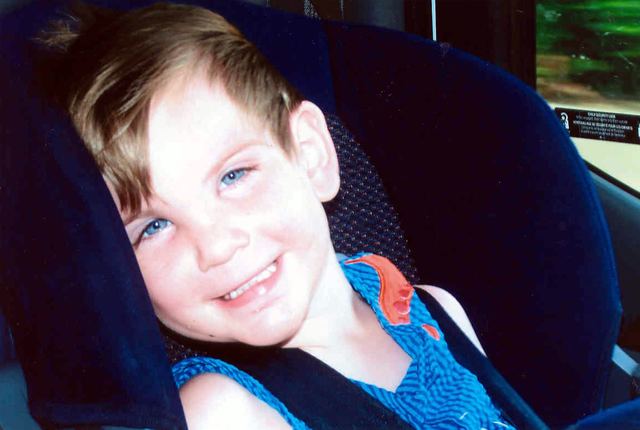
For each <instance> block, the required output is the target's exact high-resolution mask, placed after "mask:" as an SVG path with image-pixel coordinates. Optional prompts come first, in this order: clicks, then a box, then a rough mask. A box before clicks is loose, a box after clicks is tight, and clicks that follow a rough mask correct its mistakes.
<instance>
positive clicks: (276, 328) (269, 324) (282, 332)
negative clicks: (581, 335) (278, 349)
mask: <svg viewBox="0 0 640 430" xmlns="http://www.w3.org/2000/svg"><path fill="white" fill-rule="evenodd" d="M279 317H280V318H273V319H271V320H270V321H265V322H264V323H263V324H261V326H260V327H256V328H255V329H254V330H251V333H250V334H249V336H247V339H246V341H241V342H243V343H246V344H249V345H253V346H277V345H280V346H282V345H284V344H286V343H288V342H289V341H290V340H291V339H292V338H293V337H295V335H296V334H297V333H298V331H299V330H300V327H301V326H302V320H303V318H302V317H299V318H298V317H296V318H282V317H283V315H279Z"/></svg>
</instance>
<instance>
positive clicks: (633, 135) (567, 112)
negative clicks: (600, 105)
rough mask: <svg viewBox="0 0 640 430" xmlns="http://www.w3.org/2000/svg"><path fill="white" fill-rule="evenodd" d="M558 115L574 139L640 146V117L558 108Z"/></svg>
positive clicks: (556, 110)
mask: <svg viewBox="0 0 640 430" xmlns="http://www.w3.org/2000/svg"><path fill="white" fill-rule="evenodd" d="M555 112H556V115H557V116H558V118H559V119H560V122H562V125H563V126H564V128H565V129H567V131H568V132H569V135H570V136H573V137H584V138H586V139H598V140H612V141H615V142H625V143H635V144H637V145H640V116H638V115H627V114H620V113H612V112H595V111H587V110H577V109H564V108H556V109H555Z"/></svg>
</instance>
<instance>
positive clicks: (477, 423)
mask: <svg viewBox="0 0 640 430" xmlns="http://www.w3.org/2000/svg"><path fill="white" fill-rule="evenodd" d="M366 255H367V254H359V255H356V256H354V257H352V258H350V259H348V260H345V261H343V262H341V264H342V267H343V270H344V273H345V275H346V277H347V279H348V280H349V283H351V286H352V287H353V289H354V290H356V291H357V292H358V293H360V295H361V296H362V297H363V298H364V299H365V300H366V301H367V303H369V305H370V306H371V308H372V309H373V311H374V312H375V314H376V316H377V317H378V321H379V322H380V325H381V326H382V327H383V328H384V330H385V331H386V332H387V333H388V334H389V335H390V336H391V337H392V338H393V339H394V340H395V341H396V343H397V344H398V345H400V347H401V348H402V349H403V350H404V351H405V352H406V353H407V354H408V355H409V356H410V357H411V358H412V359H413V361H412V362H411V365H410V366H409V369H408V370H407V373H406V375H405V377H404V379H403V380H402V382H401V384H400V385H399V386H398V387H397V388H396V390H395V391H394V392H392V391H388V390H385V389H384V388H380V387H377V386H375V385H371V384H367V383H364V382H360V381H353V382H354V383H356V384H358V385H359V386H360V387H361V388H362V389H363V390H365V391H366V392H367V393H368V394H370V395H371V396H373V397H375V398H376V399H378V400H379V401H380V402H381V403H382V404H384V405H385V406H386V407H387V408H389V409H391V410H392V411H394V412H395V413H397V414H398V415H399V416H400V417H401V418H402V419H403V420H405V421H406V422H408V423H409V424H411V425H412V426H413V427H415V428H417V429H474V430H477V429H485V430H497V429H501V430H507V429H513V427H512V426H511V425H510V424H508V423H507V422H505V421H504V420H502V419H501V418H500V413H499V412H498V410H497V409H496V408H495V407H494V406H493V404H492V403H491V400H490V399H489V396H488V395H487V393H486V392H485V390H484V387H483V386H482V385H481V384H480V382H478V379H477V378H476V376H475V375H473V374H472V373H471V372H469V371H468V370H467V369H465V368H464V367H462V366H461V365H460V364H458V362H457V361H456V360H455V359H454V358H453V356H452V355H451V352H450V351H449V348H448V347H447V343H446V341H445V339H444V336H443V334H442V332H441V331H440V327H439V326H438V323H437V322H436V320H434V319H433V318H432V316H431V314H430V313H429V311H428V310H427V308H426V307H425V305H424V304H423V303H422V302H421V301H420V299H419V298H418V297H417V296H416V295H413V297H412V298H411V305H410V313H409V316H410V318H409V321H408V322H407V323H401V324H392V323H391V322H390V321H389V319H388V317H387V316H386V315H385V313H384V312H383V310H382V309H381V304H380V288H381V287H380V285H381V281H380V280H379V278H378V276H379V275H378V272H377V271H376V269H375V268H374V267H372V265H370V264H368V263H367V262H366V261H364V262H357V263H355V264H354V263H352V262H353V261H357V260H360V259H361V258H362V257H363V256H366ZM365 260H366V259H365ZM386 264H388V265H391V263H390V262H388V261H387V262H386ZM390 287H391V288H394V287H395V288H399V287H402V286H393V285H392V286H390Z"/></svg>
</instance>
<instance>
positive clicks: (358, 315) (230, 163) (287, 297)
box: [46, 5, 508, 428]
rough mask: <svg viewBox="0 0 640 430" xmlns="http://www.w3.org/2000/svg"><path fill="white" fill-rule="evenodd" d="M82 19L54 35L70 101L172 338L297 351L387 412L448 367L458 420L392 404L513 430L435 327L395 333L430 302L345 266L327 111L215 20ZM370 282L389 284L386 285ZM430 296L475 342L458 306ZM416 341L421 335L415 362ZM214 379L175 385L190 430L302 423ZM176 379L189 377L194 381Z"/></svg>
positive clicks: (387, 272) (242, 388) (393, 278)
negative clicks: (415, 384)
mask: <svg viewBox="0 0 640 430" xmlns="http://www.w3.org/2000/svg"><path fill="white" fill-rule="evenodd" d="M78 16H79V20H78V21H77V25H78V28H77V29H74V30H71V29H69V27H68V26H67V25H66V24H63V25H62V26H59V27H58V30H57V31H56V32H51V33H50V35H49V36H47V37H46V39H47V42H48V43H49V44H50V45H51V46H55V47H58V48H61V49H62V50H63V51H64V54H63V55H61V57H60V59H61V61H60V65H59V67H60V69H59V70H58V73H64V74H65V75H67V76H69V75H70V76H69V78H68V79H67V81H68V82H70V84H69V87H67V88H60V89H59V92H58V94H57V96H58V98H59V100H60V101H61V102H62V103H63V104H64V105H65V107H66V109H67V110H68V111H69V113H70V115H71V117H72V120H73V122H74V124H75V126H76V128H77V130H78V132H79V134H80V136H81V137H82V139H83V141H84V142H85V144H86V145H87V147H88V148H89V150H90V152H91V154H92V155H93V157H94V158H95V160H96V162H97V164H98V166H99V168H100V170H101V172H102V173H103V176H104V178H105V181H106V182H107V185H108V186H109V189H110V190H111V192H112V195H113V198H114V200H115V202H116V203H117V205H118V208H119V210H120V213H121V215H122V218H123V222H124V226H125V229H126V231H127V234H128V236H129V239H130V241H131V244H132V246H133V247H134V249H135V254H136V257H137V260H138V263H139V266H140V269H141V272H142V274H143V277H144V280H145V283H146V286H147V289H148V291H149V295H150V297H151V301H152V303H153V306H154V309H155V312H156V315H157V316H158V319H159V320H160V321H161V322H162V323H163V324H164V325H165V326H167V327H168V328H169V329H171V330H173V331H174V332H176V333H178V334H180V335H183V336H186V337H189V338H192V339H197V340H202V341H211V342H240V343H244V344H247V345H253V346H266V345H278V346H280V347H283V348H299V349H301V350H303V351H305V352H307V353H309V354H311V355H313V356H315V357H316V358H318V359H320V360H321V361H323V362H324V363H326V364H327V365H329V366H330V367H332V368H333V369H335V370H337V371H338V372H339V373H341V374H342V375H344V376H345V377H347V378H349V379H351V380H353V381H354V382H356V383H358V384H361V386H362V387H363V389H364V390H365V391H367V392H369V393H370V394H371V395H373V396H374V397H376V396H382V394H381V393H383V392H387V393H396V392H397V393H400V391H401V389H400V388H401V387H402V384H403V382H404V381H405V380H406V378H407V376H408V375H411V374H412V372H414V370H415V368H416V366H418V365H421V364H420V363H422V362H423V361H425V360H426V361H428V362H429V366H432V364H433V363H440V364H438V365H435V364H433V366H432V367H433V368H434V369H436V370H435V371H433V372H430V373H429V374H427V375H426V376H424V377H423V379H420V380H419V384H420V385H421V388H420V389H421V390H423V391H424V393H423V396H422V397H423V398H426V399H429V402H431V404H433V405H436V404H438V401H436V400H435V399H434V398H432V397H430V396H431V395H432V394H433V393H430V392H429V391H428V390H430V389H431V388H430V387H433V386H436V385H437V384H442V383H445V382H442V381H443V380H444V378H440V379H438V381H439V382H437V384H435V383H433V380H434V379H433V378H436V377H437V376H438V375H437V373H438V372H439V370H437V368H439V367H438V366H440V368H443V369H445V368H446V369H445V370H446V371H447V372H448V373H447V378H450V379H447V381H449V380H450V381H453V383H452V385H451V386H452V387H458V388H455V389H452V390H451V391H452V393H453V394H452V395H453V396H454V398H455V399H456V402H458V401H459V403H461V404H462V406H461V407H462V409H451V410H450V411H449V410H448V409H447V408H443V409H447V411H445V412H442V411H441V410H431V409H428V408H427V406H428V405H422V404H415V405H411V404H410V405H406V404H405V403H408V402H409V403H411V402H414V401H413V400H411V401H408V400H406V399H399V400H397V402H399V404H401V405H403V406H394V405H391V404H388V405H387V406H388V407H389V408H390V409H392V410H395V411H396V412H397V413H398V414H400V415H401V417H402V418H403V419H405V420H407V421H409V422H410V423H411V424H413V425H414V426H416V427H427V426H432V425H434V424H433V422H449V421H446V420H458V422H457V425H458V426H462V427H468V428H478V427H479V426H480V425H482V426H485V427H486V428H494V427H495V428H505V427H508V426H507V425H506V424H503V423H501V422H500V421H499V414H498V412H497V411H496V410H495V409H494V408H493V406H492V405H491V403H490V400H489V399H488V397H487V396H486V393H484V391H483V389H482V387H481V386H480V385H479V384H478V382H477V381H476V380H475V379H474V378H473V377H472V376H471V375H470V374H469V373H468V372H466V370H464V369H462V368H460V367H459V366H458V365H457V364H455V363H453V362H452V361H451V360H452V359H450V358H449V357H450V355H447V354H448V353H445V351H446V346H445V345H444V344H443V343H438V341H439V333H438V331H437V329H436V328H435V327H434V326H432V325H429V324H426V323H425V324H424V325H423V328H424V329H425V330H426V332H427V333H428V336H427V335H425V334H424V333H425V330H422V328H420V327H418V329H417V330H418V331H419V333H417V334H402V333H399V332H398V333H396V331H395V330H396V328H394V327H400V328H403V327H404V326H407V325H408V324H409V321H410V318H414V317H415V314H416V313H420V312H422V314H420V315H422V316H420V315H418V317H419V318H420V317H422V318H425V321H427V322H430V321H431V320H430V319H429V318H430V317H429V316H428V313H426V311H425V310H423V308H422V307H421V306H422V305H421V304H420V303H416V301H417V298H414V301H412V302H411V308H409V303H410V301H411V293H412V290H411V289H410V288H408V287H407V286H406V285H405V284H404V283H403V281H402V277H401V275H399V273H397V271H396V270H395V269H394V268H393V267H392V266H391V265H390V263H388V262H386V261H384V260H382V259H380V258H379V257H375V256H362V257H360V258H357V259H351V260H349V261H347V262H346V263H344V264H339V263H338V260H337V258H336V256H335V252H334V250H333V246H332V244H331V239H330V237H329V229H328V225H327V219H326V216H325V213H324V209H323V206H322V203H323V202H326V201H329V200H331V199H332V198H333V197H334V196H335V195H336V194H337V192H338V189H339V183H340V178H339V175H338V162H337V159H336V154H335V149H334V147H333V142H332V140H331V136H330V135H329V132H328V130H327V126H326V123H325V119H324V116H323V114H322V112H321V111H320V110H319V108H318V107H317V106H315V105H314V104H312V103H310V102H308V101H305V100H303V99H302V98H301V96H300V95H299V94H298V93H297V91H296V90H295V89H294V88H292V87H291V86H290V85H289V84H288V83H287V82H286V81H285V80H284V79H283V78H282V77H281V76H280V75H279V73H278V72H277V71H275V70H274V69H273V68H272V67H271V66H270V65H269V64H268V62H267V61H266V60H265V59H264V58H263V57H262V56H261V55H260V53H259V52H258V51H257V50H256V48H255V47H254V46H253V45H251V44H250V43H249V42H248V41H247V40H246V39H244V37H243V36H242V35H241V34H240V33H239V32H238V31H237V30H236V29H235V28H234V27H232V26H231V25H230V24H228V23H227V22H226V21H225V20H224V19H223V18H222V17H220V16H219V15H216V14H214V13H212V12H209V11H206V10H204V9H201V8H196V7H188V6H179V5H156V6H151V7H148V8H145V9H139V10H134V11H131V12H127V13H115V12H109V11H97V10H93V9H86V10H85V11H84V12H81V13H79V15H78ZM359 265H362V266H364V267H361V268H358V267H359ZM352 266H353V267H356V269H352V268H351V267H352ZM358 270H363V271H364V272H366V271H367V270H370V271H372V273H377V275H378V277H376V278H375V283H376V285H369V284H367V282H370V281H367V280H365V278H362V279H361V278H359V277H358V276H360V275H359V273H360V272H358ZM367 279H368V278H367ZM385 282H387V283H385ZM360 284H362V285H360ZM370 288H374V290H375V291H376V292H375V293H374V294H373V295H374V296H375V295H376V294H378V293H377V291H380V297H383V296H384V295H383V293H382V290H384V289H388V290H389V291H390V293H389V294H387V295H386V296H384V297H388V298H390V299H389V300H391V301H390V302H389V303H386V302H385V301H384V300H382V302H381V303H380V304H379V305H378V304H376V303H373V302H372V301H371V300H370V299H371V297H372V294H371V293H370ZM426 288H427V289H428V291H429V292H430V293H431V294H433V295H434V296H435V297H436V298H437V299H438V300H439V301H440V302H441V303H442V304H443V306H444V307H445V309H447V311H448V312H449V313H450V314H451V315H452V317H453V318H454V320H456V321H457V322H458V324H459V325H460V326H461V328H462V329H463V330H464V331H465V332H466V333H467V334H468V336H469V337H470V338H471V339H472V340H473V341H474V342H475V343H476V345H478V342H477V338H476V337H475V335H474V334H473V331H472V329H471V326H470V323H469V322H468V319H467V318H466V316H465V315H464V311H463V310H462V308H461V307H460V305H459V304H458V303H457V302H456V301H455V299H453V298H452V297H451V296H450V295H449V294H447V293H446V292H444V291H443V290H440V289H437V288H435V287H426ZM385 300H386V299H385ZM410 314H411V315H410ZM400 331H402V330H400ZM403 336H409V337H407V338H405V337H403ZM412 336H413V337H415V336H419V337H420V336H421V337H420V340H419V342H420V343H419V345H421V346H420V348H419V350H420V351H419V352H417V353H415V354H414V351H412V350H411V348H412V345H414V344H416V343H415V342H418V341H417V340H416V341H414V340H413V338H412ZM425 336H426V337H425ZM429 336H431V338H432V339H431V338H429ZM423 337H424V339H423ZM406 339H410V340H406ZM405 342H406V343H405ZM423 344H424V345H425V347H424V348H423V347H422V345H423ZM478 347H479V345H478ZM423 350H425V351H432V350H433V351H439V352H438V354H436V355H435V356H431V357H426V356H425V355H424V354H425V353H424V352H423ZM443 357H444V358H443ZM429 360H431V361H429ZM443 360H444V361H443ZM447 360H449V361H447ZM205 365H207V366H209V368H208V370H207V371H205V372H204V373H195V375H196V376H195V377H191V376H193V374H194V373H193V372H191V371H190V370H189V369H190V367H189V366H191V367H193V366H192V363H184V364H183V363H180V365H179V366H178V370H176V375H177V376H176V379H177V380H178V381H179V383H180V384H183V383H184V385H182V387H181V390H180V396H181V400H182V402H183V406H184V409H185V413H186V416H187V421H188V424H189V427H190V428H211V426H212V425H215V426H219V427H221V428H256V427H258V428H262V427H265V428H280V427H283V428H285V427H288V426H294V427H303V426H304V423H302V422H300V421H299V420H297V419H296V418H295V417H293V416H292V415H291V414H290V413H288V411H286V408H285V410H282V408H280V407H279V406H278V404H277V399H273V398H272V397H269V396H264V397H260V396H257V395H256V393H255V392H254V391H252V390H251V386H253V385H251V384H253V383H254V382H253V381H252V382H251V384H244V383H243V382H242V381H244V379H242V378H239V379H238V378H235V377H232V374H235V373H225V372H226V370H225V369H228V367H225V366H224V365H222V364H220V363H217V362H215V361H212V362H207V363H205ZM447 366H453V367H452V368H453V370H452V371H450V369H449V368H448V367H447ZM425 367H426V366H425ZM180 369H182V370H180ZM429 369H430V370H431V367H430V368H429ZM180 371H186V372H187V373H189V372H191V373H189V374H190V375H191V376H190V377H188V378H186V379H187V381H186V383H185V381H184V380H183V379H185V378H182V379H180V378H181V377H180V375H181V373H180ZM451 375H453V376H451ZM424 378H431V379H424ZM446 383H448V382H446ZM455 384H458V385H455ZM448 395H449V394H448ZM439 400H440V401H443V402H444V403H447V399H446V398H442V399H439ZM381 401H382V400H381ZM394 402H395V400H394ZM411 407H413V408H414V409H417V410H420V411H422V412H420V413H417V415H418V416H417V417H416V416H414V415H416V413H414V412H411V411H410V412H406V409H407V408H408V409H411ZM456 407H457V406H456ZM441 409H442V408H441ZM443 414H448V415H447V416H446V418H443V417H444V415H443ZM467 414H468V417H467ZM430 419H434V420H435V421H433V422H431V421H429V420H430ZM465 419H466V421H465ZM438 420H439V421H438ZM443 420H445V421H443ZM496 423H497V424H496ZM496 426H499V427H496Z"/></svg>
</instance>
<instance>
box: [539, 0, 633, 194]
mask: <svg viewBox="0 0 640 430" xmlns="http://www.w3.org/2000/svg"><path fill="white" fill-rule="evenodd" d="M536 27H537V28H536V76H537V78H536V86H537V89H538V91H539V93H540V94H541V95H542V96H543V97H544V98H545V99H546V100H547V101H548V102H549V104H550V105H551V106H552V107H553V108H554V109H555V111H556V114H557V115H558V118H559V119H560V120H561V121H562V123H563V124H564V125H565V127H567V129H568V130H569V132H570V134H571V136H572V137H573V140H574V142H575V143H576V146H577V147H578V150H579V151H580V154H581V155H582V157H583V158H584V159H585V160H586V161H587V162H588V163H590V164H592V165H593V166H595V167H596V168H597V169H600V170H601V171H603V172H605V173H606V174H608V175H610V176H612V177H614V178H615V179H617V180H618V181H620V182H622V183H623V184H626V185H627V186H630V187H631V188H633V189H635V190H636V191H640V130H639V128H638V127H639V125H640V2H637V1H621V0H572V1H566V0H538V1H537V2H536Z"/></svg>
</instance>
